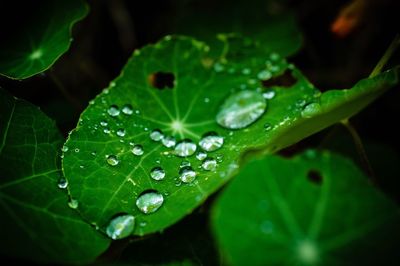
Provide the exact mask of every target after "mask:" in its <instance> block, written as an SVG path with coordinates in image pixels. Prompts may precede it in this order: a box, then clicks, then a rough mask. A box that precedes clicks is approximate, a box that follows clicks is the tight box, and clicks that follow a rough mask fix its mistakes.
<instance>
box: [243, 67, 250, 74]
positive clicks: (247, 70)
mask: <svg viewBox="0 0 400 266" xmlns="http://www.w3.org/2000/svg"><path fill="white" fill-rule="evenodd" d="M250 73H251V70H250V68H244V69H243V70H242V74H243V75H250Z"/></svg>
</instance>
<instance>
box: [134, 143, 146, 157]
mask: <svg viewBox="0 0 400 266" xmlns="http://www.w3.org/2000/svg"><path fill="white" fill-rule="evenodd" d="M132 153H133V154H134V155H136V156H140V155H142V154H143V153H144V150H143V146H142V145H140V144H136V145H135V146H133V148H132Z"/></svg>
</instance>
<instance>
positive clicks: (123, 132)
mask: <svg viewBox="0 0 400 266" xmlns="http://www.w3.org/2000/svg"><path fill="white" fill-rule="evenodd" d="M117 135H118V136H120V137H123V136H125V129H123V128H120V129H118V130H117Z"/></svg>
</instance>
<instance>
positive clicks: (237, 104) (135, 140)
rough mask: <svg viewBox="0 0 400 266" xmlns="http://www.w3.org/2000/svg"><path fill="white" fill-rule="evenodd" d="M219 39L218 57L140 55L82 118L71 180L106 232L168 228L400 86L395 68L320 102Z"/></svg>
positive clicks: (280, 62)
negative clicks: (262, 162)
mask: <svg viewBox="0 0 400 266" xmlns="http://www.w3.org/2000/svg"><path fill="white" fill-rule="evenodd" d="M219 38H220V40H221V41H222V43H223V46H224V48H223V49H222V54H220V55H219V56H218V57H217V58H215V57H211V56H210V54H211V53H212V51H211V50H212V48H211V50H210V48H209V47H208V46H207V45H205V44H204V43H201V42H198V41H196V40H194V39H191V38H188V37H170V36H168V37H166V38H165V39H164V40H162V41H160V42H159V43H157V44H155V45H149V46H147V47H145V48H143V49H142V50H140V51H136V52H135V53H134V55H133V56H132V58H131V59H130V60H129V62H128V63H127V65H126V66H125V68H124V69H123V71H122V73H121V75H120V76H119V77H118V78H117V79H116V80H115V81H113V82H111V84H110V86H109V88H107V89H105V90H104V91H103V92H102V93H101V94H100V95H99V96H97V97H96V99H95V100H93V101H92V102H91V103H90V105H89V107H88V108H87V109H86V110H85V111H84V113H83V114H82V115H81V118H80V122H79V124H78V126H77V128H76V129H75V130H74V131H73V132H72V133H71V134H70V136H69V139H68V141H67V142H66V144H65V146H64V147H65V148H68V151H67V152H65V153H64V159H63V171H64V174H65V176H66V178H67V179H68V181H69V183H70V193H71V195H72V196H73V197H74V198H76V199H78V200H79V207H78V209H79V211H80V213H81V214H82V215H83V216H84V217H85V219H87V220H88V221H90V222H91V223H94V224H96V225H97V226H99V227H100V228H102V229H103V230H106V228H107V227H108V225H109V223H110V220H111V219H113V217H115V216H116V215H117V216H118V215H126V214H129V215H131V216H134V217H135V221H136V223H135V224H136V226H135V228H129V230H132V231H133V234H135V235H143V234H148V233H152V232H156V231H159V230H162V229H164V228H166V227H168V226H169V225H171V224H173V223H175V222H176V221H178V220H179V219H181V218H182V217H184V216H185V215H187V214H189V213H190V212H191V211H192V210H193V209H194V208H196V207H197V206H199V205H200V204H202V202H204V200H205V199H206V198H207V197H208V196H209V195H210V194H211V193H213V192H214V191H216V190H217V189H218V188H220V187H221V186H222V185H223V184H224V183H226V182H227V181H228V180H229V179H230V178H231V177H232V176H233V174H234V173H235V172H236V171H237V170H238V167H239V160H240V157H241V154H243V153H244V152H245V151H247V150H249V149H256V148H257V149H261V150H263V151H265V152H267V153H273V152H275V151H277V150H279V149H282V148H284V147H286V146H289V145H291V144H293V143H295V142H297V141H299V140H301V139H303V138H305V137H307V136H309V135H310V134H312V133H314V132H317V131H319V130H321V129H323V128H325V127H327V126H329V125H331V124H333V123H336V122H337V121H340V120H342V119H344V118H347V117H349V116H351V115H353V114H355V113H357V112H358V111H359V110H361V109H362V108H363V107H365V106H366V105H367V104H368V103H369V102H371V101H372V100H373V99H374V98H376V97H378V96H379V95H380V94H381V93H382V92H384V91H385V90H386V89H388V88H390V87H391V86H393V84H395V83H396V82H397V81H398V79H397V70H392V71H389V72H386V73H384V74H382V75H379V76H377V77H375V78H373V79H367V80H363V81H361V82H360V83H358V84H357V85H356V86H355V87H354V88H352V89H351V90H342V91H328V92H325V93H323V94H321V92H320V91H319V90H317V89H316V88H314V86H313V85H312V84H310V83H309V82H308V81H307V79H306V78H305V77H304V76H303V75H302V74H301V73H300V71H299V70H298V69H296V68H295V67H294V66H293V65H291V64H288V63H287V62H286V60H285V59H284V58H282V57H281V56H280V55H279V54H277V53H266V52H265V50H264V49H262V48H259V47H258V46H257V45H256V44H254V43H253V42H252V41H251V40H249V39H247V38H240V37H235V36H227V35H220V36H219ZM130 225H131V224H130ZM125 231H126V230H125ZM125 235H126V234H124V236H125ZM113 238H114V237H113Z"/></svg>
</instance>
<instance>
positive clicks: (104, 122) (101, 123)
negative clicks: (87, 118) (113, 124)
mask: <svg viewBox="0 0 400 266" xmlns="http://www.w3.org/2000/svg"><path fill="white" fill-rule="evenodd" d="M100 125H101V126H103V127H106V126H108V122H107V121H106V120H101V121H100Z"/></svg>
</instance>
